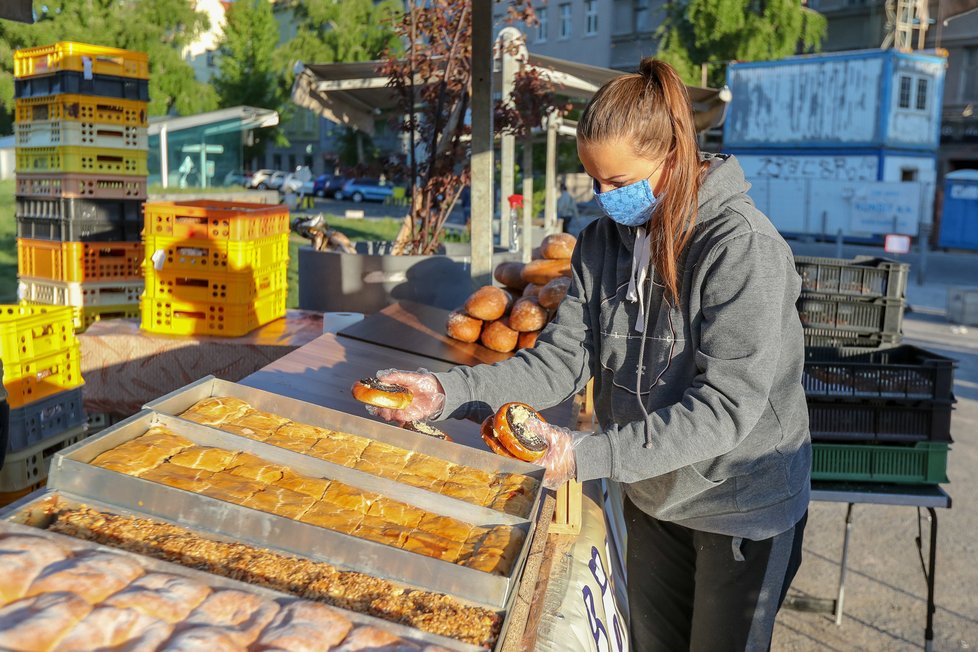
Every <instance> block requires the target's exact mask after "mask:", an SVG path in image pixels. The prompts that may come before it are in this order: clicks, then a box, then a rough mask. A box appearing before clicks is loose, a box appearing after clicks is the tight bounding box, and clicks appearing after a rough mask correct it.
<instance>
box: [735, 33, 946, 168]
mask: <svg viewBox="0 0 978 652" xmlns="http://www.w3.org/2000/svg"><path fill="white" fill-rule="evenodd" d="M945 67H946V59H945V58H944V57H943V56H937V55H934V54H923V53H920V52H912V53H906V52H900V51H898V50H857V51H853V52H836V53H830V54H818V55H805V56H798V57H788V58H786V59H781V60H778V61H757V62H750V63H734V64H731V65H730V66H729V67H728V68H727V85H728V86H729V87H730V90H731V93H732V94H733V99H732V101H731V103H730V110H729V113H728V115H727V119H726V121H725V123H724V131H723V144H724V147H725V148H731V149H734V148H741V149H743V148H758V147H762V148H766V149H771V148H795V149H810V148H835V149H838V148H849V149H851V148H873V149H881V148H892V149H902V150H917V151H933V150H936V149H937V147H938V144H939V136H940V122H941V103H942V102H941V100H942V97H943V94H944V72H945Z"/></svg>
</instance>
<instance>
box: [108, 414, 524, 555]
mask: <svg viewBox="0 0 978 652" xmlns="http://www.w3.org/2000/svg"><path fill="white" fill-rule="evenodd" d="M92 464H94V465H96V466H100V467H102V468H106V469H110V470H113V471H118V472H120V473H125V474H127V475H132V476H136V477H139V478H141V479H144V480H150V481H152V482H158V483H161V484H165V485H169V486H172V487H177V488H179V489H184V490H186V491H191V492H193V493H197V494H201V495H205V496H209V497H211V498H216V499H219V500H223V501H226V502H230V503H235V504H238V505H242V506H244V507H250V508H253V509H258V510H261V511H265V512H270V513H272V514H276V515H278V516H283V517H285V518H290V519H294V520H298V521H302V522H304V523H309V524H311V525H316V526H319V527H324V528H328V529H330V530H334V531H336V532H341V533H343V534H349V535H352V536H355V537H357V538H360V539H366V540H368V541H374V542H376V543H382V544H386V545H389V546H393V547H396V548H400V549H402V550H407V551H410V552H415V553H418V554H422V555H425V556H428V557H433V558H436V559H440V560H443V561H448V562H451V563H455V564H459V565H461V566H466V567H469V568H474V569H477V570H480V571H484V572H488V573H496V574H508V573H509V571H510V569H511V568H512V565H513V563H514V562H515V560H516V557H517V556H518V554H519V551H520V549H521V548H522V545H523V540H524V536H525V535H524V533H523V531H522V530H520V529H519V528H515V527H512V526H508V525H497V526H494V527H480V526H475V525H472V524H470V523H465V522H463V521H460V520H458V519H454V518H449V517H445V516H440V515H438V514H434V513H429V512H427V511H425V510H423V509H420V508H418V507H414V506H412V505H409V504H407V503H403V502H400V501H397V500H394V499H392V498H389V497H385V496H381V495H379V494H375V493H372V492H369V491H365V490H362V489H359V488H356V487H353V486H350V485H347V484H345V483H342V482H339V481H337V480H330V479H328V478H313V477H308V476H303V475H300V474H297V473H295V472H294V471H292V470H291V469H289V468H288V467H284V466H280V465H277V464H273V463H271V462H269V461H267V460H264V459H262V458H260V457H257V456H255V455H252V454H250V453H243V452H239V451H232V450H227V449H222V448H215V447H207V446H197V445H195V444H194V443H193V442H192V441H190V440H188V439H186V438H184V437H181V436H179V435H176V434H174V433H172V432H170V431H168V430H167V429H165V428H163V427H159V426H156V427H153V428H151V429H150V430H149V431H147V432H146V433H145V434H143V435H141V436H139V437H137V438H135V439H132V440H129V441H127V442H124V443H123V444H121V445H119V446H117V447H115V448H113V449H110V450H108V451H105V452H104V453H102V454H101V455H99V456H98V457H96V458H95V459H94V460H93V461H92Z"/></svg>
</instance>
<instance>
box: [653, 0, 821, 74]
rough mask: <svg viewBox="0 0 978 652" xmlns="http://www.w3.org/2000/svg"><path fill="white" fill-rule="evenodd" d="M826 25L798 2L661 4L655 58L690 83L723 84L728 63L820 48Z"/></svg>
mask: <svg viewBox="0 0 978 652" xmlns="http://www.w3.org/2000/svg"><path fill="white" fill-rule="evenodd" d="M826 29H827V22H826V20H825V17H824V16H822V15H821V14H819V13H817V12H815V11H812V10H811V9H808V8H807V7H803V6H802V5H801V4H800V3H799V2H798V0H763V1H760V0H687V1H685V2H671V3H668V4H667V5H666V19H665V20H664V21H663V23H662V26H661V27H660V28H659V36H660V37H661V42H660V43H661V45H660V48H659V54H658V56H659V58H661V59H662V60H663V61H666V62H668V63H670V64H671V65H672V66H673V67H675V68H676V70H677V71H678V72H679V74H680V75H681V76H682V78H683V79H684V80H685V81H686V82H687V83H691V84H696V85H699V84H700V83H701V81H702V80H701V72H700V70H701V65H702V64H711V65H709V68H708V70H709V76H708V79H707V82H708V83H709V84H711V85H715V86H719V85H722V84H723V83H724V75H725V70H724V68H723V66H719V65H715V64H718V63H726V62H728V61H764V60H770V59H780V58H783V57H787V56H790V55H792V54H796V53H797V52H798V51H799V50H800V51H802V52H812V51H816V50H818V49H819V48H820V46H821V42H822V39H823V38H825V33H826Z"/></svg>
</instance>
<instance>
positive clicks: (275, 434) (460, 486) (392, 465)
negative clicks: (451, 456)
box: [180, 396, 537, 517]
mask: <svg viewBox="0 0 978 652" xmlns="http://www.w3.org/2000/svg"><path fill="white" fill-rule="evenodd" d="M180 416H181V417H182V418H184V419H187V420H190V421H195V422H197V423H201V424H203V425H207V426H211V427H214V428H219V429H220V430H224V431H226V432H230V433H233V434H236V435H240V436H243V437H248V438H250V439H255V440H258V441H262V442H264V443H266V444H271V445H273V446H279V447H281V448H286V449H288V450H291V451H294V452H297V453H302V454H304V455H309V456H312V457H316V458H318V459H322V460H326V461H329V462H333V463H334V464H340V465H343V466H346V467H350V468H354V469H357V470H359V471H363V472H365V473H370V474H372V475H376V476H379V477H382V478H386V479H389V480H394V481H396V482H400V483H403V484H408V485H411V486H413V487H419V488H421V489H426V490H428V491H433V492H435V493H438V494H441V495H443V496H448V497H451V498H456V499H458V500H462V501H465V502H467V503H470V504H474V505H480V506H484V507H489V508H490V509H494V510H497V511H503V512H505V513H508V514H514V515H517V516H524V517H525V516H527V515H528V514H529V511H530V508H531V507H532V503H533V495H534V492H535V491H536V489H537V483H536V481H535V480H534V479H533V478H529V477H527V476H522V475H518V474H509V473H489V472H487V471H483V470H481V469H476V468H473V467H468V466H463V465H459V464H454V463H452V462H449V461H447V460H443V459H440V458H437V457H433V456H431V455H425V454H424V453H418V452H412V451H408V450H405V449H403V448H399V447H397V446H391V445H390V444H386V443H383V442H379V441H375V440H373V439H370V438H368V437H362V436H360V435H354V434H350V433H345V432H339V431H336V430H331V429H328V428H322V427H319V426H311V425H307V424H302V423H297V422H295V421H291V420H289V419H286V418H284V417H280V416H278V415H275V414H271V413H269V412H264V411H261V410H256V409H255V408H253V407H252V406H251V405H249V404H248V403H246V402H244V401H242V400H240V399H236V398H233V397H227V396H224V397H210V398H206V399H204V400H202V401H199V402H197V403H196V404H194V405H193V406H191V407H190V408H189V409H188V410H186V411H185V412H184V413H183V414H181V415H180Z"/></svg>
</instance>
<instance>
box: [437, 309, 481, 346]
mask: <svg viewBox="0 0 978 652" xmlns="http://www.w3.org/2000/svg"><path fill="white" fill-rule="evenodd" d="M445 332H446V333H447V334H448V336H449V337H451V338H452V339H456V340H458V341H460V342H476V341H478V340H479V335H480V334H481V333H482V320H481V319H476V318H475V317H469V316H468V315H466V314H465V313H464V312H462V311H461V310H453V311H452V312H451V313H450V314H449V315H448V322H447V323H446V324H445Z"/></svg>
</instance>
